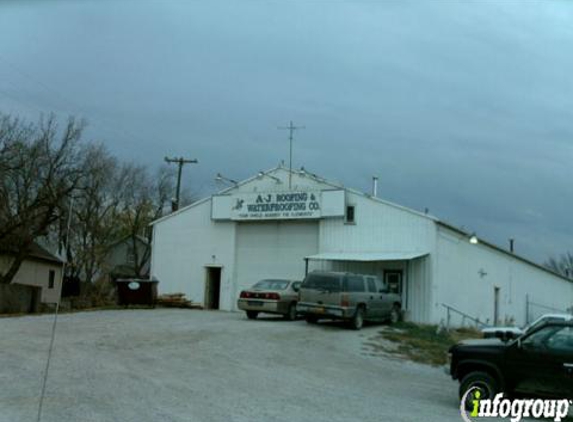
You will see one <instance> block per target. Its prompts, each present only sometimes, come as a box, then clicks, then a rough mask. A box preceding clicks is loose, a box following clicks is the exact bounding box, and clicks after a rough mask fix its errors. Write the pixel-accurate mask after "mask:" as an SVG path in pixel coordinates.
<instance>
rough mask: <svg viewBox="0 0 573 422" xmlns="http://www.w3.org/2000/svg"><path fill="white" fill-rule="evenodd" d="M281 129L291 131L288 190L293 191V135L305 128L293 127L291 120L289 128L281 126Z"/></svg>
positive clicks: (289, 138)
mask: <svg viewBox="0 0 573 422" xmlns="http://www.w3.org/2000/svg"><path fill="white" fill-rule="evenodd" d="M279 129H288V131H289V136H288V140H289V143H290V147H289V172H288V188H289V189H291V187H292V135H293V133H294V131H295V130H298V129H304V126H295V125H293V123H292V120H291V121H290V123H289V125H288V126H279Z"/></svg>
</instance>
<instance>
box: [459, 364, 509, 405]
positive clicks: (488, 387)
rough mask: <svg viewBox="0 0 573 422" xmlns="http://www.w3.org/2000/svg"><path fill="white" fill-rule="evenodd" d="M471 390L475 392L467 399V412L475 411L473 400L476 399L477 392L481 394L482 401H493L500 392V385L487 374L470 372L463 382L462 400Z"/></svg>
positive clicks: (460, 392) (461, 384)
mask: <svg viewBox="0 0 573 422" xmlns="http://www.w3.org/2000/svg"><path fill="white" fill-rule="evenodd" d="M469 390H473V391H472V393H470V394H468V395H467V397H466V402H465V408H466V409H467V410H471V409H473V400H475V399H476V397H475V394H476V392H479V396H480V397H479V398H480V400H483V399H485V400H487V399H493V398H494V397H495V395H496V394H497V393H498V391H499V385H498V382H497V380H496V379H495V378H494V377H492V376H491V375H490V374H488V373H487V372H481V371H475V372H470V373H469V374H467V375H466V376H465V377H464V378H463V379H462V380H461V382H460V391H459V395H460V400H461V399H462V398H463V397H464V395H465V394H466V392H468V391H469Z"/></svg>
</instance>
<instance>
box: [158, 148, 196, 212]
mask: <svg viewBox="0 0 573 422" xmlns="http://www.w3.org/2000/svg"><path fill="white" fill-rule="evenodd" d="M165 162H166V163H168V164H170V163H176V164H177V165H178V167H179V168H178V171H177V192H176V196H175V205H174V206H173V211H177V210H178V209H179V194H180V192H181V173H182V171H183V166H184V165H185V164H197V163H198V162H199V161H197V160H195V159H193V160H190V159H187V158H183V157H179V158H169V157H165Z"/></svg>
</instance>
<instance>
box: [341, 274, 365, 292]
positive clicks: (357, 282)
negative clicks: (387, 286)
mask: <svg viewBox="0 0 573 422" xmlns="http://www.w3.org/2000/svg"><path fill="white" fill-rule="evenodd" d="M343 290H344V291H345V292H363V291H364V279H363V278H362V277H361V276H359V275H358V276H357V275H349V276H347V277H346V278H345V279H344V285H343Z"/></svg>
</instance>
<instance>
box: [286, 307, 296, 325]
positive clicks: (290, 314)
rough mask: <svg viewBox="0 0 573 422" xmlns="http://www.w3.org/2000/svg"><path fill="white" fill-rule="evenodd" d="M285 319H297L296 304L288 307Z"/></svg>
mask: <svg viewBox="0 0 573 422" xmlns="http://www.w3.org/2000/svg"><path fill="white" fill-rule="evenodd" d="M285 319H286V320H287V321H294V320H295V319H296V303H291V304H290V306H289V307H288V311H287V313H286V314H285Z"/></svg>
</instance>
